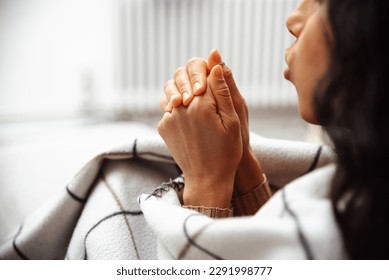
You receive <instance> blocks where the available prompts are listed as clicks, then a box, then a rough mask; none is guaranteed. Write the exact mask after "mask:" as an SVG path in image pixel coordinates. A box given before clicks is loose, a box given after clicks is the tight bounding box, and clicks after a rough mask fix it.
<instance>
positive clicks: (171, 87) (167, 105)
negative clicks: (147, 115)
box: [160, 80, 182, 112]
mask: <svg viewBox="0 0 389 280" xmlns="http://www.w3.org/2000/svg"><path fill="white" fill-rule="evenodd" d="M164 91H165V95H164V96H162V98H161V100H160V106H161V108H162V110H164V111H165V112H171V111H172V109H173V108H174V107H177V106H180V105H181V103H182V96H181V93H180V91H179V90H178V88H177V86H176V83H175V81H174V80H169V81H167V82H166V83H165V86H164Z"/></svg>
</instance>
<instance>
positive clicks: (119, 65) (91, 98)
mask: <svg viewBox="0 0 389 280" xmlns="http://www.w3.org/2000/svg"><path fill="white" fill-rule="evenodd" d="M298 2H299V1H298V0H0V207H1V211H0V240H1V238H3V237H4V236H5V232H7V231H8V230H9V229H11V228H12V227H14V226H15V225H16V224H17V223H18V222H20V221H21V220H22V219H23V217H24V216H25V214H26V213H28V212H29V211H31V210H33V209H35V208H36V207H37V206H38V205H40V204H41V203H43V202H44V201H46V200H47V198H48V197H49V196H51V195H52V194H53V193H54V192H56V191H59V190H62V189H63V187H64V186H65V185H66V183H67V182H68V181H69V180H70V179H71V178H72V176H73V175H74V174H75V172H77V170H78V169H79V168H80V167H81V166H82V165H83V164H85V162H86V161H87V160H88V159H90V158H91V157H92V156H94V155H95V154H97V153H98V152H101V151H103V150H104V147H106V146H114V145H115V144H117V143H120V142H121V143H125V142H126V139H130V138H131V137H132V136H134V135H154V134H155V133H156V130H155V127H156V124H157V122H158V120H159V118H160V117H161V116H162V113H161V111H160V109H159V98H160V96H161V95H162V94H163V85H164V83H165V81H166V80H168V79H169V78H171V77H172V75H173V73H174V70H175V69H176V68H177V67H179V66H181V65H184V64H185V63H186V61H187V60H188V59H189V58H191V57H193V56H200V57H205V58H206V57H207V54H208V52H209V51H210V50H211V49H213V48H218V49H219V50H220V52H221V54H222V56H223V58H224V60H225V62H226V63H227V64H228V65H229V66H230V67H231V68H232V70H233V72H234V75H235V77H236V80H237V83H238V85H239V86H240V89H241V91H242V93H243V95H244V96H245V98H246V100H247V102H248V104H249V107H250V127H251V130H252V131H254V132H256V133H259V134H261V135H263V136H268V137H274V138H283V139H291V140H308V141H311V140H312V139H313V138H312V135H313V134H312V133H309V131H310V130H311V129H312V128H310V129H307V128H308V127H307V125H306V124H305V123H304V122H303V121H302V120H301V119H300V118H299V115H298V112H297V109H296V100H297V98H296V93H295V91H294V88H293V87H292V86H291V85H290V84H289V83H288V82H286V81H284V79H283V69H284V67H285V62H284V50H285V49H286V48H287V47H288V46H289V45H290V44H291V43H292V42H293V38H292V36H291V35H290V34H289V33H288V32H287V30H286V28H285V19H286V17H287V15H288V14H289V13H290V12H291V11H292V10H293V9H294V7H295V6H296V5H297V3H298Z"/></svg>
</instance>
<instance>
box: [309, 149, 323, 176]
mask: <svg viewBox="0 0 389 280" xmlns="http://www.w3.org/2000/svg"><path fill="white" fill-rule="evenodd" d="M322 149H323V147H322V146H319V148H318V149H317V151H316V154H315V157H314V158H313V161H312V163H311V166H309V168H308V171H307V172H305V174H307V173H309V172H311V171H313V170H314V169H315V168H316V166H317V164H318V163H319V159H320V155H321V151H322Z"/></svg>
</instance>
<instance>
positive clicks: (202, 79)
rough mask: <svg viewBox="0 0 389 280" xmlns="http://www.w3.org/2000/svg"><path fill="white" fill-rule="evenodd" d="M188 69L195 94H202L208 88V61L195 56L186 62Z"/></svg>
mask: <svg viewBox="0 0 389 280" xmlns="http://www.w3.org/2000/svg"><path fill="white" fill-rule="evenodd" d="M186 71H187V72H188V75H189V78H190V82H191V85H192V89H193V94H194V95H200V94H202V93H204V92H205V90H206V88H207V72H208V63H207V61H206V60H204V59H202V58H199V57H193V58H191V59H189V60H188V62H187V63H186Z"/></svg>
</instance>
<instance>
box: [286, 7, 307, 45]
mask: <svg viewBox="0 0 389 280" xmlns="http://www.w3.org/2000/svg"><path fill="white" fill-rule="evenodd" d="M303 27H304V22H303V16H302V14H301V13H300V12H299V10H297V9H296V10H294V11H293V12H292V13H291V14H290V15H289V16H288V18H287V19H286V28H288V30H289V32H290V33H291V34H292V35H293V36H294V37H296V38H298V37H299V36H300V33H301V31H302V30H303Z"/></svg>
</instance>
